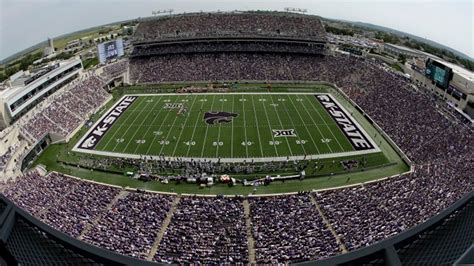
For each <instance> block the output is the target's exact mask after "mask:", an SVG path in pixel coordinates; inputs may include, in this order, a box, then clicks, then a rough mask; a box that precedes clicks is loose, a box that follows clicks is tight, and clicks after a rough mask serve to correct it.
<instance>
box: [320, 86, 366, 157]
mask: <svg viewBox="0 0 474 266" xmlns="http://www.w3.org/2000/svg"><path fill="white" fill-rule="evenodd" d="M315 96H316V99H318V100H319V102H320V103H321V104H322V105H323V106H324V108H325V109H326V111H327V112H328V113H329V115H330V116H331V117H332V118H333V119H334V120H335V121H336V124H337V125H338V126H339V128H340V129H341V130H342V132H343V133H344V135H346V137H347V138H348V139H349V140H350V142H351V144H352V146H353V147H354V149H356V150H358V151H360V150H370V149H373V148H374V146H373V145H372V143H370V141H369V139H368V138H367V137H366V136H365V134H364V133H363V132H362V131H361V130H360V129H359V128H358V127H357V125H356V124H355V123H354V121H352V120H351V119H350V118H349V116H348V115H347V114H346V113H345V112H344V111H343V110H342V109H341V107H339V105H337V104H336V102H335V101H334V100H333V99H332V98H331V97H329V96H328V95H315Z"/></svg>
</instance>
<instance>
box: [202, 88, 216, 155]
mask: <svg viewBox="0 0 474 266" xmlns="http://www.w3.org/2000/svg"><path fill="white" fill-rule="evenodd" d="M215 100H216V95H214V97H212V104H211V112H213V111H214V110H212V108H213V107H214V101H215ZM208 130H209V124H206V133H205V134H204V142H203V143H202V149H201V157H203V155H204V148H205V147H206V140H207V131H208Z"/></svg>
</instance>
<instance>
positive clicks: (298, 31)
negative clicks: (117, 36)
mask: <svg viewBox="0 0 474 266" xmlns="http://www.w3.org/2000/svg"><path fill="white" fill-rule="evenodd" d="M225 36H232V37H245V36H248V37H257V36H266V37H289V38H300V39H301V38H307V39H311V38H318V39H319V38H324V36H325V31H324V28H323V26H322V24H321V21H320V20H319V19H318V18H317V17H312V16H301V15H297V14H288V13H281V14H278V13H266V12H263V13H240V14H238V13H202V14H189V15H180V16H173V17H162V18H159V19H153V20H144V21H142V22H141V23H140V24H139V26H138V28H137V30H136V32H135V34H134V38H135V41H136V42H139V41H157V40H163V39H169V38H199V37H219V38H221V37H225Z"/></svg>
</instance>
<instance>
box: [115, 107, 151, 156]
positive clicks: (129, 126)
mask: <svg viewBox="0 0 474 266" xmlns="http://www.w3.org/2000/svg"><path fill="white" fill-rule="evenodd" d="M145 102H146V104H145V108H143V110H142V111H141V112H140V113H139V114H138V115H137V116H135V118H134V119H133V121H132V123H134V122H135V121H136V120H137V119H138V118H139V117H141V115H142V113H143V112H144V111H145V110H148V111H150V110H149V109H147V108H146V107H147V106H148V105H149V104H150V103H149V102H147V101H145ZM131 128H133V127H132V126H131V125H130V124H128V127H127V129H126V130H125V133H124V134H123V136H124V137H125V136H127V133H128V131H129V130H130V129H131ZM135 130H136V129H135ZM135 132H136V131H134V133H135ZM132 139H133V135H132V137H131V138H130V140H129V142H130V141H132ZM118 145H119V142H117V143H115V146H114V148H113V149H112V151H115V149H116V148H117V146H118ZM122 151H125V150H124V149H123V150H122Z"/></svg>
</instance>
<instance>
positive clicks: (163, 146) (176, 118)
mask: <svg viewBox="0 0 474 266" xmlns="http://www.w3.org/2000/svg"><path fill="white" fill-rule="evenodd" d="M187 97H188V95H186V96H184V99H186V98H187ZM178 99H179V98H178ZM170 113H171V110H170ZM178 117H179V115H178V114H176V116H175V118H174V120H173V124H172V125H171V127H170V129H169V130H168V134H166V138H165V141H168V138H169V136H170V134H171V132H172V131H173V130H172V129H173V128H174V124H175V123H176V120H178ZM165 146H166V144H164V143H163V145H161V149H160V154H161V153H162V152H163V149H164V148H165Z"/></svg>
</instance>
